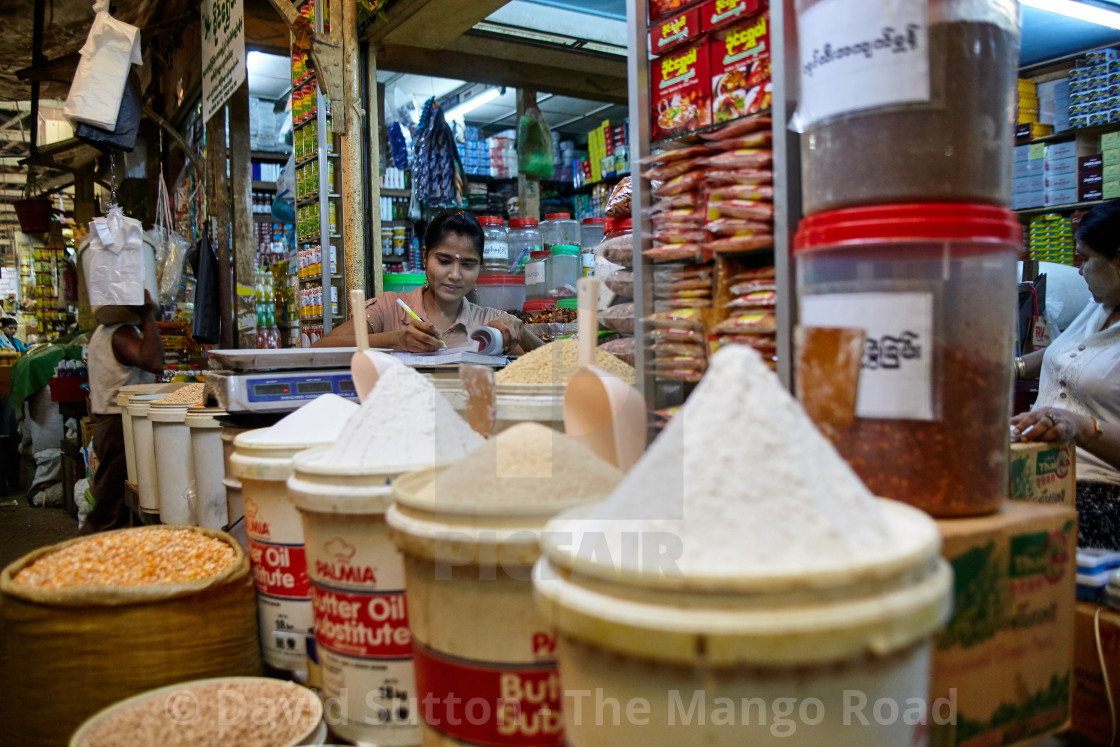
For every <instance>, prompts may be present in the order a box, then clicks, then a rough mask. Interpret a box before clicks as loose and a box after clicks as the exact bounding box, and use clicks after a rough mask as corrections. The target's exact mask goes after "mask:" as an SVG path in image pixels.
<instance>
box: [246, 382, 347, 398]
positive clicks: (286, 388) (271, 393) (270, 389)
mask: <svg viewBox="0 0 1120 747" xmlns="http://www.w3.org/2000/svg"><path fill="white" fill-rule="evenodd" d="M327 391H330V384H328V385H327ZM291 393H292V387H291V386H290V385H289V384H257V385H256V386H254V387H253V394H255V395H257V396H258V397H275V396H277V395H280V394H291Z"/></svg>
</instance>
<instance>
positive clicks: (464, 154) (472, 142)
mask: <svg viewBox="0 0 1120 747" xmlns="http://www.w3.org/2000/svg"><path fill="white" fill-rule="evenodd" d="M457 147H458V149H459V159H460V160H461V161H462V162H463V169H464V170H465V171H466V172H467V173H468V174H489V173H490V146H489V145H487V144H486V141H485V140H482V139H481V136H480V134H479V130H478V128H477V127H467V128H466V134H465V136H464V138H463V142H462V143H460V144H458V146H457Z"/></svg>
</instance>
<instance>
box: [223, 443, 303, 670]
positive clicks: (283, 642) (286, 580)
mask: <svg viewBox="0 0 1120 747" xmlns="http://www.w3.org/2000/svg"><path fill="white" fill-rule="evenodd" d="M322 443H323V442H321V441H318V442H302V443H288V444H278V443H276V441H275V439H274V438H273V437H271V436H270V433H269V429H268V428H261V429H257V430H252V431H248V432H245V433H241V434H239V435H238V436H237V437H236V438H235V439H234V440H233V445H234V453H233V455H232V456H231V457H230V460H229V468H230V473H231V475H232V476H233V478H234V479H236V480H237V481H238V484H239V487H240V491H239V492H240V495H241V500H242V506H243V511H244V516H245V529H246V534H247V535H248V538H249V558H250V560H251V562H252V565H253V578H254V581H255V582H256V585H257V613H258V619H259V621H260V641H261V655H262V657H263V658H264V660H265V663H267V664H268V665H269V666H271V667H275V668H276V669H280V670H284V671H287V672H291V673H292V674H293V675H294V676H295V677H296V678H297V679H300V680H302V681H306V680H307V676H308V675H307V643H308V638H309V637H310V636H311V635H312V629H313V627H314V617H313V615H312V612H311V591H310V587H309V585H308V578H307V557H306V551H305V550H304V543H303V522H302V521H301V519H300V516H299V512H298V511H296V507H295V504H294V503H292V498H291V495H290V494H289V492H288V483H287V481H288V478H289V477H291V475H292V470H293V467H292V457H294V456H295V455H296V454H298V453H300V452H301V451H303V450H304V449H307V448H309V447H311V446H319V445H322Z"/></svg>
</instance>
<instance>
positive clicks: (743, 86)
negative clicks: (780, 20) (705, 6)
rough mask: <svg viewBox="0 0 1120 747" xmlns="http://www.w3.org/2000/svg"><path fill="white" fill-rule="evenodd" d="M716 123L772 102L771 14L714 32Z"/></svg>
mask: <svg viewBox="0 0 1120 747" xmlns="http://www.w3.org/2000/svg"><path fill="white" fill-rule="evenodd" d="M710 44H711V46H710V50H711V52H710V54H711V61H710V71H711V76H712V78H711V86H712V90H711V98H712V123H713V124H716V123H719V122H730V121H732V120H735V119H739V118H740V117H745V116H747V115H748V114H755V113H757V112H761V111H766V110H767V109H769V108H770V105H771V98H772V95H771V91H772V90H773V89H772V86H771V83H770V14H769V13H759V14H757V15H755V16H752V17H751V18H749V19H747V20H746V21H744V22H743V23H738V24H735V25H734V26H728V27H726V28H723V29H720V30H719V31H716V32H714V33H712V35H711V42H710Z"/></svg>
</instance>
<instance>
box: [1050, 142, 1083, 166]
mask: <svg viewBox="0 0 1120 747" xmlns="http://www.w3.org/2000/svg"><path fill="white" fill-rule="evenodd" d="M1063 158H1077V143H1076V142H1075V141H1073V140H1070V141H1069V142H1066V143H1048V144H1047V145H1046V160H1048V161H1050V160H1059V159H1063Z"/></svg>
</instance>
